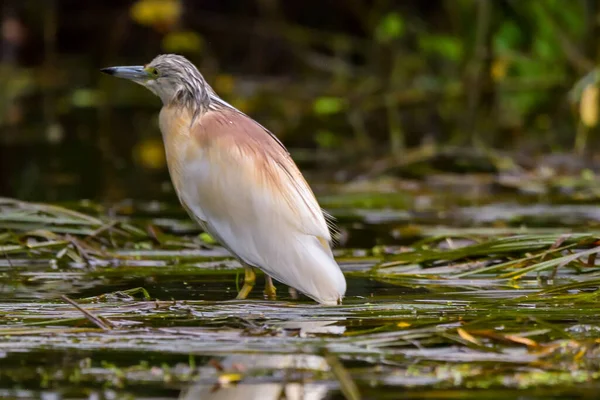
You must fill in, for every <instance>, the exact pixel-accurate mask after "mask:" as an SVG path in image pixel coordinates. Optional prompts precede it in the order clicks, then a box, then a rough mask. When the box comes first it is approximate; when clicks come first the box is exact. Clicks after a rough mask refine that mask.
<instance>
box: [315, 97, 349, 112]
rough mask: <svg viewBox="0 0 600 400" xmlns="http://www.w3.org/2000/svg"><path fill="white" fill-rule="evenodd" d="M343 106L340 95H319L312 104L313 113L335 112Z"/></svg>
mask: <svg viewBox="0 0 600 400" xmlns="http://www.w3.org/2000/svg"><path fill="white" fill-rule="evenodd" d="M343 108H344V101H343V99H341V98H340V97H327V96H324V97H319V98H318V99H317V100H316V101H315V103H314V105H313V110H314V111H315V113H316V114H321V115H327V114H335V113H338V112H340V111H341V110H342V109H343Z"/></svg>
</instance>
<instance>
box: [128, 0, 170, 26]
mask: <svg viewBox="0 0 600 400" xmlns="http://www.w3.org/2000/svg"><path fill="white" fill-rule="evenodd" d="M130 12H131V18H132V19H133V20H134V21H136V22H137V23H138V24H140V25H147V26H152V25H157V24H161V25H172V24H174V23H175V22H176V21H177V20H178V19H179V16H180V15H181V2H180V1H179V0H138V1H136V2H135V3H134V4H133V5H132V6H131V9H130Z"/></svg>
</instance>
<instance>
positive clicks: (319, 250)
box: [265, 235, 346, 305]
mask: <svg viewBox="0 0 600 400" xmlns="http://www.w3.org/2000/svg"><path fill="white" fill-rule="evenodd" d="M290 242H291V243H287V245H286V246H281V248H283V249H285V253H284V254H280V255H279V257H278V258H279V260H277V264H278V265H277V266H275V265H273V267H274V268H265V269H266V270H267V271H266V272H267V273H268V274H269V275H271V276H272V277H273V278H275V279H276V280H278V281H280V282H282V283H284V284H286V285H288V286H291V287H293V288H295V289H297V290H298V291H300V292H302V293H304V294H305V295H307V296H308V297H310V298H312V299H313V300H315V301H317V302H319V303H321V304H324V305H336V304H340V303H341V301H342V298H343V297H344V294H345V293H346V278H344V274H343V273H342V271H341V269H340V267H339V266H338V264H337V263H336V262H335V260H334V258H333V255H332V254H331V249H330V248H329V245H328V243H327V242H321V241H320V240H319V239H318V238H316V237H315V236H310V235H301V236H299V237H294V238H293V239H291V240H290Z"/></svg>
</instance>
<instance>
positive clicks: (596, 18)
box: [0, 0, 600, 201]
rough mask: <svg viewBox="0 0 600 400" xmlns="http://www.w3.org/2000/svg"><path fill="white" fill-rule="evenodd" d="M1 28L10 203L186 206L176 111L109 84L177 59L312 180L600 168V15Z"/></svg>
mask: <svg viewBox="0 0 600 400" xmlns="http://www.w3.org/2000/svg"><path fill="white" fill-rule="evenodd" d="M0 22H1V25H2V30H1V34H2V36H1V38H0V168H1V169H0V195H3V196H14V197H18V198H21V199H27V200H44V201H64V200H72V199H82V198H89V199H94V200H100V201H113V200H115V199H122V198H127V197H133V198H138V199H174V198H175V197H174V195H173V193H172V191H171V189H170V183H169V179H168V175H167V171H166V167H165V160H164V155H163V150H162V143H161V137H160V132H159V129H158V124H157V116H158V111H159V108H160V101H159V99H157V98H156V97H154V96H153V95H152V94H151V93H149V92H148V91H146V90H145V89H143V88H142V87H139V86H137V85H133V84H131V83H128V82H125V81H121V80H117V79H111V78H110V77H106V76H103V75H102V74H100V73H99V69H100V68H102V67H106V66H113V65H128V64H144V63H147V62H149V61H150V60H151V59H152V58H153V57H154V56H156V55H157V54H159V53H167V52H168V53H179V54H182V55H185V56H186V57H188V58H189V59H190V60H192V61H193V62H194V63H195V64H196V65H197V66H198V67H199V69H200V71H201V72H202V73H203V74H204V75H205V77H206V79H207V81H208V82H209V83H210V84H211V85H212V86H213V87H214V88H215V90H216V91H217V93H219V94H220V95H221V96H222V97H223V98H224V99H226V100H227V101H229V102H231V103H232V104H233V105H235V106H236V107H238V108H239V109H240V110H242V111H244V112H246V113H248V114H249V115H251V116H252V117H254V118H255V119H257V120H258V121H260V122H261V123H262V124H263V125H265V126H267V127H268V128H269V129H270V130H272V131H273V132H274V133H275V134H276V135H277V136H278V137H280V138H281V139H282V141H283V142H284V143H285V144H286V145H287V146H288V147H289V148H290V149H291V151H292V154H293V156H294V158H295V159H296V160H297V161H298V163H299V164H300V166H301V168H302V169H304V170H305V171H307V174H308V176H309V180H311V181H313V182H314V181H322V182H338V183H344V182H351V181H354V180H356V179H357V177H367V178H373V177H376V176H381V175H384V174H389V173H390V171H392V172H393V173H398V174H408V175H411V173H412V172H411V168H408V169H406V168H405V169H404V170H403V169H402V167H403V166H406V165H409V164H410V165H412V164H411V163H413V162H414V161H415V160H418V161H419V162H421V161H422V162H425V164H427V163H430V164H431V165H433V166H434V167H435V168H436V169H437V170H438V171H445V170H455V171H461V170H468V171H476V172H477V171H483V172H490V171H491V172H497V171H501V170H516V169H521V170H522V169H526V170H532V171H533V170H536V168H538V167H539V165H541V164H544V163H546V164H548V165H550V167H552V168H566V169H568V170H575V171H585V173H587V174H588V176H589V174H590V173H591V174H594V173H595V170H596V169H597V166H598V165H597V164H598V160H597V158H596V156H595V152H594V149H595V147H596V144H597V142H598V138H597V135H595V134H594V132H595V131H596V129H597V124H598V74H597V70H596V65H597V63H598V60H599V59H600V45H599V44H598V40H597V39H598V37H599V32H600V1H598V0H535V1H534V0H528V1H523V0H427V1H419V0H414V1H409V0H404V1H398V0H373V1H368V0H351V1H349V0H319V1H314V0H305V1H283V0H245V1H239V0H228V1H225V0H137V1H121V0H112V1H109V0H104V1H93V0H87V1H83V0H3V1H2V3H1V5H0ZM538 169H539V168H538ZM394 171H395V172H394Z"/></svg>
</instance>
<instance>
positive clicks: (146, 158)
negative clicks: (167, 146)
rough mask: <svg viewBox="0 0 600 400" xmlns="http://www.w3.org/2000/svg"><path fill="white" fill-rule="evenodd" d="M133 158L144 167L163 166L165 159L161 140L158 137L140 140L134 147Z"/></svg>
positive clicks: (156, 167)
mask: <svg viewBox="0 0 600 400" xmlns="http://www.w3.org/2000/svg"><path fill="white" fill-rule="evenodd" d="M134 159H135V161H136V162H137V163H138V164H139V165H141V166H142V167H144V168H148V169H161V168H164V166H165V163H166V160H165V151H164V150H163V144H162V141H160V140H159V139H148V140H143V141H141V142H140V143H138V144H137V145H136V147H135V149H134Z"/></svg>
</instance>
